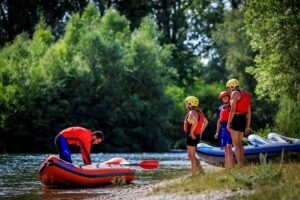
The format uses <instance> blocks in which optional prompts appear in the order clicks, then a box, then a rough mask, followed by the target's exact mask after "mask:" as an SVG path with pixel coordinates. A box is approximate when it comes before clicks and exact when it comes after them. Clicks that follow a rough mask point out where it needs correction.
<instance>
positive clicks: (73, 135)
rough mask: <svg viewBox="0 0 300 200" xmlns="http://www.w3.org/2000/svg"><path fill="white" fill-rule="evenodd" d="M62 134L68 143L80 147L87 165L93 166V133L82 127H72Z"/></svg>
mask: <svg viewBox="0 0 300 200" xmlns="http://www.w3.org/2000/svg"><path fill="white" fill-rule="evenodd" d="M60 134H61V135H62V136H63V137H64V138H65V139H66V141H67V143H68V144H70V145H72V144H74V145H76V146H79V147H80V150H81V155H82V159H83V161H84V163H85V164H86V165H90V164H91V157H90V151H91V145H92V131H91V130H88V129H85V128H81V127H70V128H67V129H65V130H62V131H61V132H60Z"/></svg>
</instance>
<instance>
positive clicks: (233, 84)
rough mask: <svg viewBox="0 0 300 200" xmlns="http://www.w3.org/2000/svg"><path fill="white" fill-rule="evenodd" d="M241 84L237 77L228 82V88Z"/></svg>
mask: <svg viewBox="0 0 300 200" xmlns="http://www.w3.org/2000/svg"><path fill="white" fill-rule="evenodd" d="M239 85H240V82H239V81H238V80H237V79H230V80H229V81H228V82H227V83H226V88H235V87H237V86H239Z"/></svg>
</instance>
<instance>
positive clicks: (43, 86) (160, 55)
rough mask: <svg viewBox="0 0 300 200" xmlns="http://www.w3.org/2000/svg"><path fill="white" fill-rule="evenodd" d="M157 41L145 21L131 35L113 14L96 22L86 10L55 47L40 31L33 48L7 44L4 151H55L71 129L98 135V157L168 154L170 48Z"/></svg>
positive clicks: (94, 13)
mask: <svg viewBox="0 0 300 200" xmlns="http://www.w3.org/2000/svg"><path fill="white" fill-rule="evenodd" d="M159 36H160V34H159V32H158V29H157V26H156V24H155V22H154V21H153V19H152V18H150V17H147V18H145V19H144V20H142V22H141V26H140V27H139V28H138V29H136V30H135V31H134V32H133V33H131V32H130V27H129V21H128V20H127V19H126V18H125V17H122V16H120V14H119V13H118V12H117V11H115V10H108V11H107V12H106V13H105V15H104V16H101V15H100V12H99V11H98V10H97V9H96V8H95V6H94V5H93V4H90V5H89V6H87V8H86V9H85V11H84V12H83V13H82V14H74V15H72V17H71V18H70V20H69V21H68V22H67V27H66V31H65V34H64V35H63V36H62V38H61V39H60V40H58V41H54V36H53V35H51V31H50V30H49V29H47V28H46V27H45V26H44V25H39V26H38V27H37V28H36V31H35V32H34V36H33V39H32V40H31V39H29V38H28V36H25V35H24V36H19V37H17V39H15V40H14V41H13V42H12V44H7V46H6V47H5V48H3V49H1V51H0V57H1V63H0V65H1V67H0V69H1V71H0V72H1V73H0V78H1V85H0V102H3V103H4V104H3V113H1V127H0V128H1V132H3V133H4V135H5V137H3V138H1V141H2V142H3V141H4V143H3V144H2V146H1V148H2V150H3V149H4V148H5V150H6V151H8V152H20V151H31V152H41V151H49V150H54V147H53V142H52V141H53V138H54V137H55V135H56V134H57V133H59V131H60V130H62V129H63V128H66V127H69V126H74V125H78V126H83V127H86V128H90V129H92V130H97V129H102V130H103V131H104V133H105V138H106V142H105V144H103V145H102V146H100V147H98V148H100V149H101V150H103V151H110V152H111V151H123V152H125V151H163V150H166V149H167V148H168V147H169V144H168V142H167V140H166V137H167V136H166V135H164V132H165V129H166V127H167V123H165V122H166V120H167V113H168V110H169V109H170V104H169V103H168V102H169V101H170V98H169V97H168V96H166V95H165V94H164V87H165V83H166V81H167V80H168V77H167V76H166V73H165V72H164V71H165V67H166V63H168V62H169V60H170V55H171V53H170V52H171V50H170V49H171V48H170V46H161V45H160V44H159V41H158V40H159ZM1 105H2V104H1ZM12 143H13V144H14V145H11V144H12ZM21 144H22V145H21ZM37 144H39V145H37ZM0 145H1V144H0Z"/></svg>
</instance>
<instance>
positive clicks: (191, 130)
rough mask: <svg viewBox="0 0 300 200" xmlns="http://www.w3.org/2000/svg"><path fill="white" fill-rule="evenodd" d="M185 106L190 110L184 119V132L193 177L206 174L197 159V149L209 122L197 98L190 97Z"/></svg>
mask: <svg viewBox="0 0 300 200" xmlns="http://www.w3.org/2000/svg"><path fill="white" fill-rule="evenodd" d="M185 106H186V108H187V109H188V111H189V112H188V114H187V115H186V117H185V119H184V128H183V130H184V132H185V133H186V145H187V153H188V157H189V159H190V160H191V165H192V175H196V173H197V172H199V173H204V170H203V168H202V166H201V164H200V162H199V160H198V159H197V158H196V155H195V153H196V147H197V144H198V143H199V141H200V137H201V134H202V133H203V131H204V130H205V128H206V126H207V124H208V121H207V119H206V117H205V116H204V114H203V113H202V111H201V110H200V108H199V107H198V106H199V100H198V98H197V97H194V96H188V97H187V98H186V99H185Z"/></svg>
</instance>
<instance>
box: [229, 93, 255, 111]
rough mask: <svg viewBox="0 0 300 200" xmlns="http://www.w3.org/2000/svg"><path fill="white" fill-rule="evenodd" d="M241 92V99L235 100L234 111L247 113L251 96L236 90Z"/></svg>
mask: <svg viewBox="0 0 300 200" xmlns="http://www.w3.org/2000/svg"><path fill="white" fill-rule="evenodd" d="M237 91H239V92H240V93H241V99H240V100H238V101H237V102H236V106H235V112H238V113H247V112H248V108H249V106H250V101H251V97H250V95H249V94H248V93H247V92H243V91H241V90H237ZM232 102H233V101H232V100H230V105H232Z"/></svg>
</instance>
